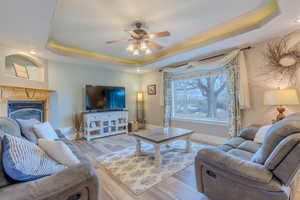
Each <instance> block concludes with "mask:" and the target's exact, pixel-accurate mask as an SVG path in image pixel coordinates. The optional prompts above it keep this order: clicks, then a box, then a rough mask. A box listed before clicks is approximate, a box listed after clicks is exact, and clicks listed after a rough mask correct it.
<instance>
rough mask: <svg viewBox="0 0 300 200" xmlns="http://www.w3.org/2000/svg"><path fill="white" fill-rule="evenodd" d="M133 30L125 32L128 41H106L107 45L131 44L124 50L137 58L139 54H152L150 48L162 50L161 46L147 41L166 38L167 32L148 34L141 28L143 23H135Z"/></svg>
mask: <svg viewBox="0 0 300 200" xmlns="http://www.w3.org/2000/svg"><path fill="white" fill-rule="evenodd" d="M134 25H135V27H136V28H135V29H133V30H129V31H127V32H128V33H129V34H130V37H131V38H130V39H128V40H111V41H107V42H106V43H107V44H112V43H116V42H131V41H133V43H131V44H129V45H128V47H127V48H126V49H127V51H129V52H131V53H132V55H134V56H139V55H140V53H141V52H143V53H144V54H146V55H148V54H151V53H152V50H151V49H150V47H153V48H156V49H161V48H163V47H162V46H161V45H159V44H157V43H156V42H153V41H150V40H149V39H154V38H161V37H168V36H170V33H169V32H168V31H164V32H159V33H155V34H148V33H147V32H146V31H145V30H144V29H143V28H142V27H144V26H145V25H144V23H142V22H135V24H134Z"/></svg>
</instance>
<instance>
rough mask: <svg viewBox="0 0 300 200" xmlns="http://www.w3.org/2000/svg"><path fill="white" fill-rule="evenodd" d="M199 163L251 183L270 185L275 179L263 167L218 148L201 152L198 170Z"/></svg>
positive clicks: (198, 157) (197, 159)
mask: <svg viewBox="0 0 300 200" xmlns="http://www.w3.org/2000/svg"><path fill="white" fill-rule="evenodd" d="M199 162H203V163H205V164H206V165H209V166H213V167H216V168H218V169H220V170H222V171H225V172H227V173H229V174H233V175H236V176H239V177H242V178H245V179H248V180H249V181H256V182H260V183H269V182H270V181H271V180H272V177H273V174H272V173H271V172H270V171H269V170H267V169H266V168H265V167H264V166H263V165H260V164H258V163H253V162H250V161H245V160H241V159H239V158H238V157H235V156H233V155H230V154H226V152H224V151H221V150H219V149H218V148H216V147H212V148H204V149H202V150H200V151H199V152H198V154H197V157H196V168H197V167H198V166H197V163H199Z"/></svg>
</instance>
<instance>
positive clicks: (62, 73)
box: [48, 61, 140, 128]
mask: <svg viewBox="0 0 300 200" xmlns="http://www.w3.org/2000/svg"><path fill="white" fill-rule="evenodd" d="M48 74H49V89H52V90H55V91H56V93H55V94H53V95H52V99H51V112H50V113H51V116H50V119H51V120H50V121H51V123H52V124H53V125H54V126H55V127H56V128H58V127H69V126H72V114H73V113H74V112H80V111H83V106H84V105H83V102H84V101H83V99H84V96H83V95H84V87H85V85H86V84H91V85H108V86H123V87H125V88H126V105H127V108H128V109H129V119H131V120H135V113H136V110H135V106H136V104H135V103H136V102H135V101H136V92H137V91H138V90H139V89H140V88H139V87H140V77H139V75H137V74H131V73H126V72H120V71H113V70H109V69H103V68H100V67H87V66H79V65H73V64H62V63H57V62H51V61H49V63H48Z"/></svg>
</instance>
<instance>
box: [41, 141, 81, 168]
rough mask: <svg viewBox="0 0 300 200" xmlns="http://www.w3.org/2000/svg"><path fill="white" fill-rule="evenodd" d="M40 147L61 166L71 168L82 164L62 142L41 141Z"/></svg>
mask: <svg viewBox="0 0 300 200" xmlns="http://www.w3.org/2000/svg"><path fill="white" fill-rule="evenodd" d="M38 145H39V147H40V148H42V149H43V150H44V151H45V152H46V153H47V154H48V155H49V156H50V157H51V158H53V159H54V160H55V161H57V162H58V163H60V164H63V165H66V166H71V165H76V164H79V163H80V161H79V160H78V158H77V157H76V156H75V155H74V154H73V152H72V151H71V149H70V148H69V147H68V146H67V145H66V144H65V143H64V142H62V141H53V140H45V139H39V140H38Z"/></svg>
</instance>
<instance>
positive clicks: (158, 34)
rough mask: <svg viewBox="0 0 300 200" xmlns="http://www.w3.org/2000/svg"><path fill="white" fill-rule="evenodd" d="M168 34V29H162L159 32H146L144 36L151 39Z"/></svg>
mask: <svg viewBox="0 0 300 200" xmlns="http://www.w3.org/2000/svg"><path fill="white" fill-rule="evenodd" d="M170 35H171V34H170V32H169V31H164V32H159V33H153V34H148V35H147V36H146V37H147V38H149V39H153V38H160V37H168V36H170Z"/></svg>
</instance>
